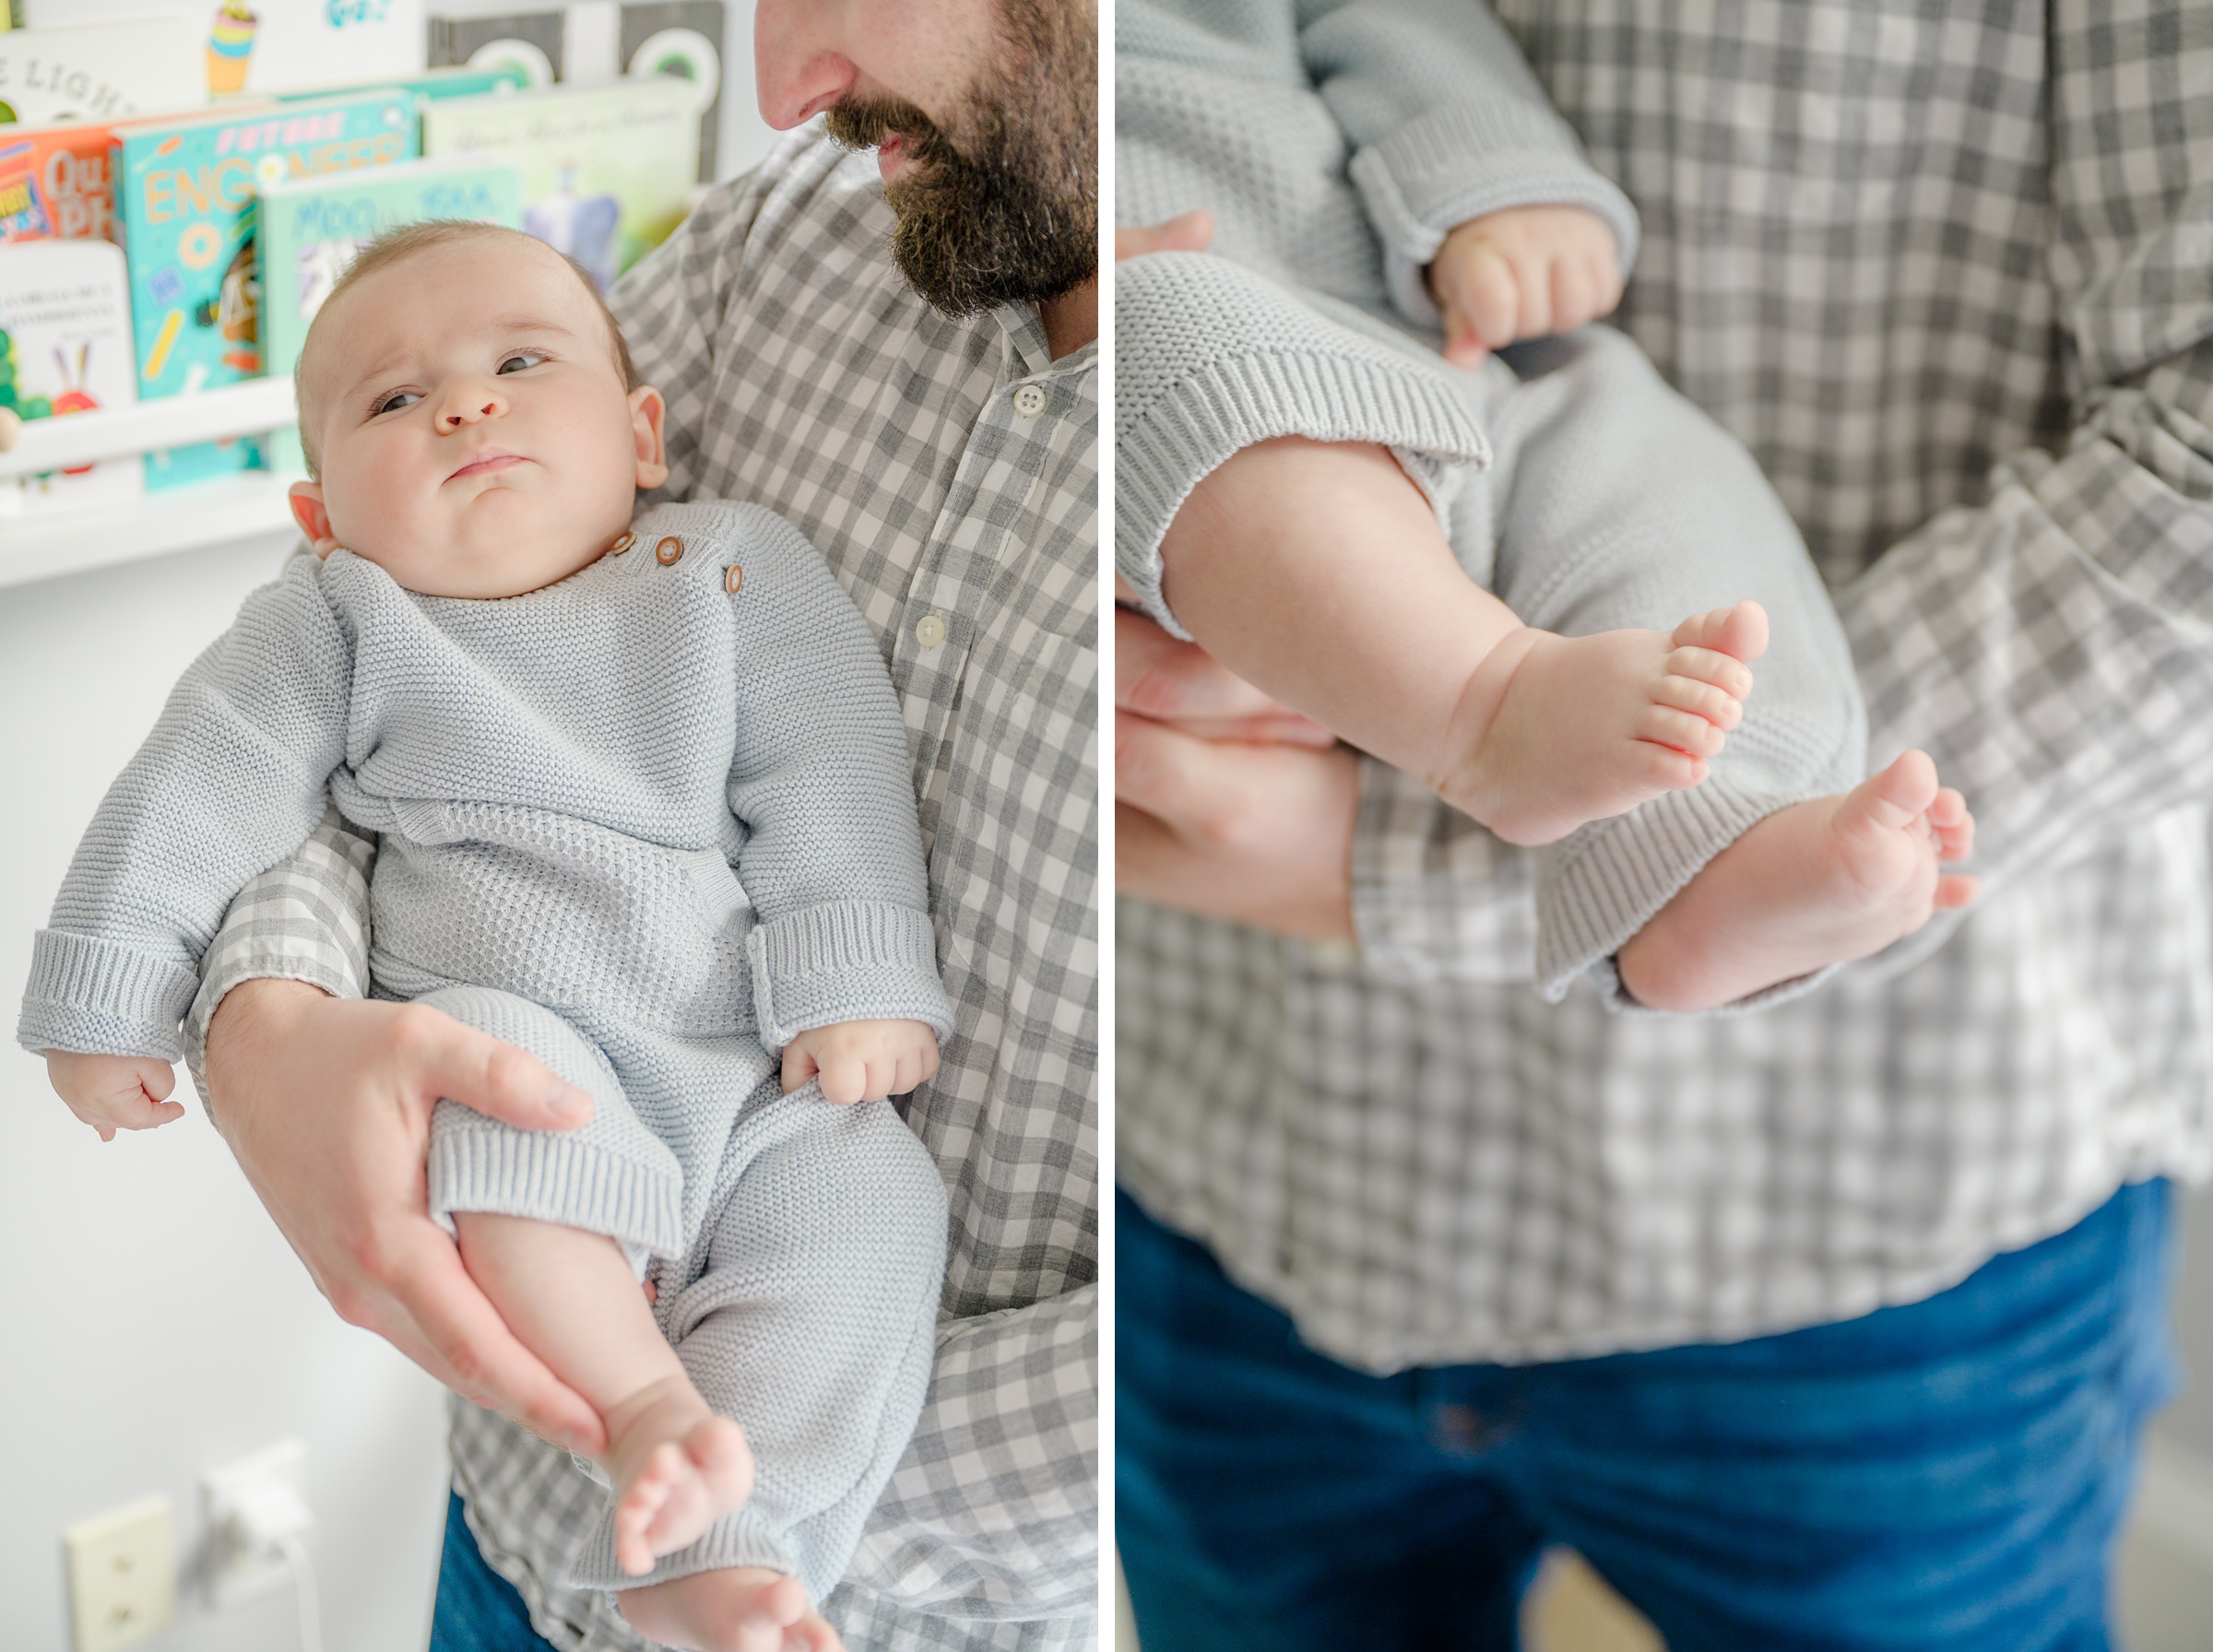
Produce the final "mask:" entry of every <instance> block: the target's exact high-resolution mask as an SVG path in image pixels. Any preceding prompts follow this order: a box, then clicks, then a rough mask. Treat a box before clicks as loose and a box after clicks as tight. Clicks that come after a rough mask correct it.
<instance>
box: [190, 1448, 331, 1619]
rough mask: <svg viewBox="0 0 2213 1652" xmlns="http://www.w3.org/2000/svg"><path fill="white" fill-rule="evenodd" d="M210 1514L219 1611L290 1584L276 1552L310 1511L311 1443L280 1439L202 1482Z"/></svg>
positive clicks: (210, 1575) (210, 1590) (210, 1599)
mask: <svg viewBox="0 0 2213 1652" xmlns="http://www.w3.org/2000/svg"><path fill="white" fill-rule="evenodd" d="M200 1497H201V1504H202V1507H203V1509H204V1511H205V1513H206V1515H207V1564H206V1575H207V1603H208V1604H209V1605H210V1606H213V1607H214V1608H216V1609H217V1610H218V1611H223V1610H227V1609H228V1608H230V1607H233V1606H243V1604H245V1602H247V1601H249V1600H258V1599H261V1597H262V1596H264V1595H266V1594H268V1593H270V1592H271V1591H272V1590H275V1589H280V1588H282V1587H285V1586H286V1585H287V1584H288V1583H290V1581H291V1576H292V1572H291V1567H290V1564H289V1563H287V1562H286V1560H285V1558H284V1555H283V1552H281V1551H280V1550H279V1549H278V1548H277V1546H276V1542H275V1540H276V1539H278V1538H279V1537H297V1536H298V1535H299V1534H300V1533H301V1532H302V1531H303V1530H305V1529H306V1528H307V1525H308V1523H309V1521H310V1519H311V1516H309V1514H308V1512H307V1442H306V1441H304V1440H280V1441H278V1443H277V1444H276V1445H271V1446H269V1447H268V1448H267V1449H266V1450H263V1451H257V1452H255V1453H254V1455H253V1456H252V1457H241V1458H239V1460H238V1461H236V1462H234V1463H227V1464H225V1465H224V1466H223V1467H222V1468H220V1469H211V1470H210V1471H209V1472H207V1474H205V1475H203V1476H202V1477H201V1479H200Z"/></svg>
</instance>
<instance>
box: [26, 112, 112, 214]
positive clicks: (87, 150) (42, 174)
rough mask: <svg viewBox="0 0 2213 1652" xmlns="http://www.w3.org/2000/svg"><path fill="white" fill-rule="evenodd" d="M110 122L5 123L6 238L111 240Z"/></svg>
mask: <svg viewBox="0 0 2213 1652" xmlns="http://www.w3.org/2000/svg"><path fill="white" fill-rule="evenodd" d="M108 132H109V126H108V124H107V123H106V122H104V121H101V122H96V123H95V124H91V125H88V126H44V127H23V126H0V242H14V241H48V240H60V241H87V240H90V241H105V240H107V239H109V227H110V223H111V220H112V218H114V215H115V183H114V179H113V177H112V175H111V174H110V172H109V171H108Z"/></svg>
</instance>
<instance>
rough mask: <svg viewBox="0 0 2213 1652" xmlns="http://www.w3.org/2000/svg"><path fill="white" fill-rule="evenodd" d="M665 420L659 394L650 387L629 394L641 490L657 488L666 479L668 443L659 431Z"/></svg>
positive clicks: (667, 411) (663, 404)
mask: <svg viewBox="0 0 2213 1652" xmlns="http://www.w3.org/2000/svg"><path fill="white" fill-rule="evenodd" d="M668 416H669V408H668V407H667V405H666V404H665V403H664V402H663V401H662V400H661V393H660V392H659V391H657V390H656V389H655V388H654V387H653V386H652V385H651V384H640V385H639V386H638V387H637V388H636V389H635V390H633V391H632V392H631V393H630V431H631V435H632V436H633V438H634V439H635V440H636V443H637V448H638V486H639V487H641V488H657V487H659V486H660V485H661V484H662V483H663V482H665V481H667V480H668V479H669V443H668V441H667V440H666V433H665V431H663V430H662V424H663V421H664V420H666V419H667V418H668Z"/></svg>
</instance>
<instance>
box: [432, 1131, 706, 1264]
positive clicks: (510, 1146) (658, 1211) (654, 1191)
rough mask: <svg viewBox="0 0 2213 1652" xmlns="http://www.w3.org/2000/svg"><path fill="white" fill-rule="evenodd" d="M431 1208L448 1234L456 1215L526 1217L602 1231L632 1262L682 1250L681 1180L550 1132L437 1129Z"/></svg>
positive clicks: (433, 1134)
mask: <svg viewBox="0 0 2213 1652" xmlns="http://www.w3.org/2000/svg"><path fill="white" fill-rule="evenodd" d="M447 1104H448V1105H451V1104H453V1103H447ZM430 1209H431V1215H432V1218H433V1219H434V1220H435V1221H437V1223H438V1225H439V1226H440V1227H442V1228H444V1230H445V1231H446V1232H447V1233H452V1232H454V1212H455V1211H456V1210H481V1211H490V1212H492V1213H495V1214H498V1215H502V1216H527V1217H529V1218H530V1219H532V1220H533V1221H551V1222H559V1223H561V1224H562V1225H563V1226H566V1227H573V1228H583V1229H586V1231H587V1232H590V1233H605V1234H607V1235H608V1237H609V1238H610V1239H614V1240H616V1241H617V1242H619V1243H620V1244H621V1245H623V1246H624V1247H625V1249H626V1250H628V1251H629V1252H630V1253H631V1258H632V1261H633V1264H636V1263H638V1262H640V1261H641V1260H642V1255H641V1253H643V1254H649V1255H652V1256H659V1257H676V1256H681V1255H682V1254H683V1250H684V1243H683V1238H684V1230H683V1185H682V1181H681V1179H680V1177H679V1176H677V1175H676V1174H673V1173H672V1172H671V1171H669V1170H668V1169H665V1168H659V1167H656V1166H653V1165H649V1164H643V1163H640V1162H637V1161H636V1160H633V1159H625V1158H621V1157H619V1156H618V1155H616V1154H613V1153H609V1152H608V1151H606V1150H604V1149H602V1148H598V1147H596V1146H592V1145H590V1144H588V1143H585V1142H580V1141H578V1140H577V1139H575V1138H574V1137H573V1136H569V1135H564V1134H562V1133H561V1132H559V1131H553V1130H517V1129H512V1128H509V1127H505V1126H501V1125H490V1124H488V1125H487V1126H486V1127H482V1128H470V1127H467V1126H463V1127H457V1128H447V1129H434V1130H433V1131H432V1135H431V1151H430Z"/></svg>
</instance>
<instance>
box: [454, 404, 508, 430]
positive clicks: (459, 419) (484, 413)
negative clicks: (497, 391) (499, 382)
mask: <svg viewBox="0 0 2213 1652" xmlns="http://www.w3.org/2000/svg"><path fill="white" fill-rule="evenodd" d="M498 406H499V404H498V403H497V402H486V403H485V404H484V405H483V406H482V407H479V408H478V409H477V410H476V411H475V412H474V413H473V414H471V413H448V414H447V415H446V416H445V423H446V428H447V429H448V430H458V429H460V428H461V426H463V425H465V424H467V422H468V421H469V420H470V419H490V418H491V413H492V409H493V408H494V407H498Z"/></svg>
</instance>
